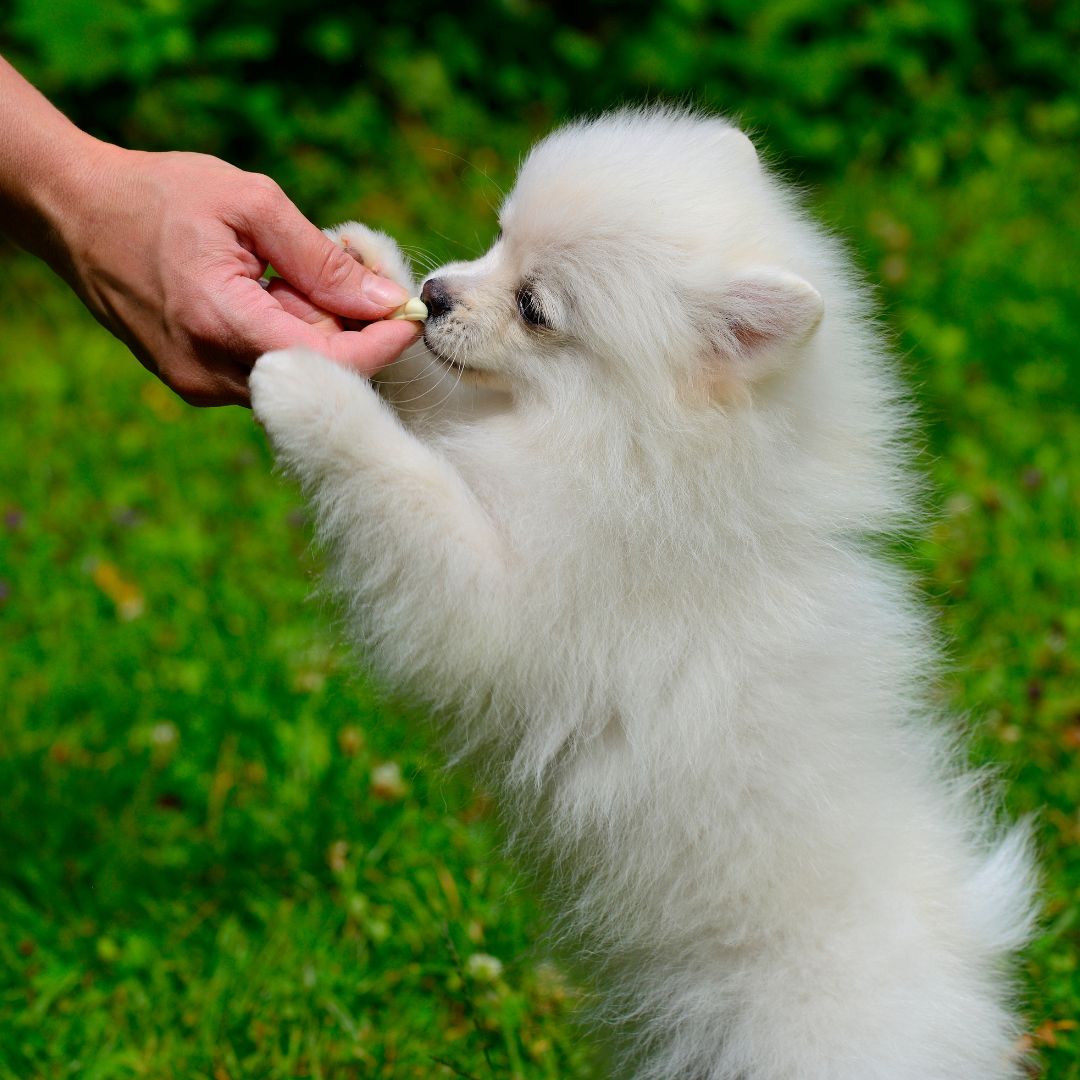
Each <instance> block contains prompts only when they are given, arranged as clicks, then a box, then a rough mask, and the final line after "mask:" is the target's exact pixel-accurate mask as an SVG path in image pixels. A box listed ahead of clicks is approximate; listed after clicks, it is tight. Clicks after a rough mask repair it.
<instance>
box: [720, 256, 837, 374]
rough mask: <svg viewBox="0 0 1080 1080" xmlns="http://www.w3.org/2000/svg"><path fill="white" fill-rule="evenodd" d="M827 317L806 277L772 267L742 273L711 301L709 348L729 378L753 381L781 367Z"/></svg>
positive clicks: (819, 299)
mask: <svg viewBox="0 0 1080 1080" xmlns="http://www.w3.org/2000/svg"><path fill="white" fill-rule="evenodd" d="M824 312H825V305H824V302H823V301H822V299H821V294H820V293H819V292H818V291H817V289H815V288H814V286H813V285H811V284H810V282H808V281H806V280H805V279H804V278H801V277H799V276H798V275H796V274H792V273H790V272H789V271H787V270H781V269H779V268H777V267H772V266H762V267H752V268H750V269H746V270H742V271H740V272H739V274H738V276H736V277H734V278H732V279H731V280H730V281H729V282H728V283H727V284H726V285H725V286H724V287H723V289H722V290H721V291H720V293H719V295H718V296H716V295H714V297H713V299H712V302H711V311H710V312H709V316H708V318H707V320H706V321H707V325H706V327H705V333H706V338H707V341H708V346H707V348H708V351H709V352H710V353H711V354H712V355H713V357H714V358H715V359H717V360H719V361H720V362H721V363H723V364H724V366H725V367H726V368H728V374H729V375H731V374H735V375H738V376H740V377H741V378H743V379H747V380H750V381H753V380H755V379H758V378H761V377H762V376H763V375H767V374H769V373H771V372H773V371H776V370H778V369H779V368H781V367H783V366H784V364H785V363H786V361H787V360H788V359H789V358H790V357H791V356H792V354H793V351H794V348H795V347H796V346H798V345H800V344H801V343H802V342H804V341H805V340H806V339H807V338H809V337H810V335H811V334H812V333H813V332H814V330H815V329H816V328H817V325H818V323H820V322H821V317H822V315H823V314H824ZM732 369H734V370H732Z"/></svg>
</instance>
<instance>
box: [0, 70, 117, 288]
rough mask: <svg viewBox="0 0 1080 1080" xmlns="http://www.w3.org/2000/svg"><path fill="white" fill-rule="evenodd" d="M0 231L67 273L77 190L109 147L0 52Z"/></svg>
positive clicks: (84, 185)
mask: <svg viewBox="0 0 1080 1080" xmlns="http://www.w3.org/2000/svg"><path fill="white" fill-rule="evenodd" d="M0 146H3V148H4V151H3V154H0V231H3V232H4V233H6V234H7V235H8V236H9V237H11V239H13V240H14V241H15V242H16V243H17V244H19V246H20V247H24V248H26V249H27V250H28V251H31V252H33V253H34V254H35V255H38V256H40V257H41V258H43V259H45V260H46V261H47V262H48V263H49V264H50V265H52V266H53V268H54V269H56V270H57V271H58V272H59V273H61V274H62V275H63V276H65V277H69V276H70V273H69V270H68V261H69V257H68V254H67V245H66V243H65V242H64V241H63V240H62V239H61V237H62V234H63V233H65V232H67V231H68V230H69V225H70V219H71V216H72V213H73V209H74V207H75V206H77V205H78V204H79V203H80V202H81V192H82V191H84V190H85V189H86V187H87V185H88V184H90V183H92V175H93V171H94V169H95V167H96V165H97V163H98V161H99V160H100V159H101V157H102V155H103V154H104V153H105V152H106V151H107V150H109V149H115V148H110V147H108V146H107V144H105V143H102V142H101V141H99V140H98V139H95V138H93V136H91V135H88V134H86V132H84V131H81V130H80V129H79V128H77V127H76V126H75V125H74V124H73V123H71V121H70V120H68V119H67V117H66V116H64V114H63V113H61V112H60V111H59V110H58V109H56V108H54V107H53V105H51V104H50V103H49V101H47V100H46V98H45V97H43V96H42V95H41V94H40V93H39V92H38V91H37V90H36V89H34V87H33V86H31V85H30V84H29V83H28V82H27V81H26V80H25V79H24V78H23V77H22V76H21V75H20V74H19V73H18V72H17V71H16V70H15V69H14V68H13V67H12V66H11V65H10V64H9V63H8V62H7V61H6V60H4V59H3V57H0Z"/></svg>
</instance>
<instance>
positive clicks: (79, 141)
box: [26, 127, 129, 280]
mask: <svg viewBox="0 0 1080 1080" xmlns="http://www.w3.org/2000/svg"><path fill="white" fill-rule="evenodd" d="M128 153H129V152H128V151H126V150H122V149H121V148H120V147H117V146H112V145H110V144H109V143H105V142H102V141H101V140H100V139H96V138H94V137H93V136H91V135H88V134H86V133H85V132H83V131H80V130H79V129H78V128H74V127H73V128H72V129H71V130H70V131H69V132H66V133H65V137H64V138H63V139H62V140H58V141H57V142H55V143H54V144H53V148H52V153H50V154H49V155H47V156H46V157H45V159H44V160H43V161H42V163H41V167H40V168H39V170H38V172H37V176H36V178H35V179H34V181H33V184H32V190H30V191H29V192H28V196H27V201H26V210H27V213H28V215H29V217H30V219H31V221H32V222H33V227H32V228H31V230H29V232H30V235H29V237H28V240H29V242H28V243H27V244H26V246H27V247H28V248H30V250H32V251H33V252H34V253H35V254H36V255H39V256H40V257H41V258H43V259H45V260H46V261H47V262H48V263H49V264H50V265H51V266H52V267H53V269H55V270H56V271H57V272H58V273H60V274H61V275H62V276H64V277H66V278H69V280H70V267H71V264H72V263H73V262H76V261H78V259H79V257H80V255H81V254H82V253H83V251H84V250H85V249H86V247H87V246H88V245H89V243H90V242H91V241H90V239H89V238H90V237H91V236H92V235H93V233H94V232H95V231H96V226H98V225H100V222H99V221H98V220H97V218H98V215H99V207H100V205H101V200H102V197H103V196H105V195H106V192H107V191H108V190H109V189H110V188H111V187H112V186H113V184H114V183H115V175H116V172H117V169H118V168H119V166H120V165H121V163H122V160H123V158H124V156H125V155H127V154H128Z"/></svg>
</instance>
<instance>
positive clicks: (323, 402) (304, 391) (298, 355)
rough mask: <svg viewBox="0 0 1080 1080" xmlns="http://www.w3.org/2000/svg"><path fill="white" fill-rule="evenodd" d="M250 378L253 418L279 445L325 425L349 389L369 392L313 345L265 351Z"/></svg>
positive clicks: (321, 428) (358, 379) (360, 382)
mask: <svg viewBox="0 0 1080 1080" xmlns="http://www.w3.org/2000/svg"><path fill="white" fill-rule="evenodd" d="M248 384H249V386H250V387H251V407H252V410H253V411H254V413H255V419H256V420H258V421H259V423H260V424H262V425H263V427H265V428H266V430H267V431H268V432H269V434H270V437H271V439H272V440H273V441H274V443H275V445H277V446H279V447H280V446H282V445H283V444H285V443H287V442H289V441H290V440H295V439H296V438H298V437H300V436H306V435H308V434H310V433H312V432H315V433H318V432H319V431H320V430H324V429H325V427H326V424H327V422H328V421H330V420H331V419H332V418H333V416H334V415H335V414H337V413H338V412H340V410H341V408H342V407H343V405H344V401H345V398H346V397H347V396H348V395H349V394H350V393H353V394H355V393H356V392H357V391H359V392H360V393H371V391H370V389H368V388H367V387H366V386H364V385H363V380H362V379H361V378H360V377H359V376H357V375H354V374H352V373H351V372H348V371H345V370H344V369H343V368H341V367H340V366H339V365H337V364H335V363H334V362H333V361H332V360H328V359H327V358H326V357H325V356H321V355H320V354H319V353H316V352H312V351H311V350H310V349H280V350H278V351H277V352H270V353H266V354H265V355H264V356H262V357H260V358H259V360H258V361H257V362H256V364H255V367H254V368H253V369H252V372H251V375H250V377H249V379H248Z"/></svg>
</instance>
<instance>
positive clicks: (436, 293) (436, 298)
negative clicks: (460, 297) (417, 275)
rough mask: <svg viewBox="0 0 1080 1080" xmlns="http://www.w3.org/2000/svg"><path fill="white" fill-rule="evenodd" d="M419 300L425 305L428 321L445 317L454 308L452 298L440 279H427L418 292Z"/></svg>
mask: <svg viewBox="0 0 1080 1080" xmlns="http://www.w3.org/2000/svg"><path fill="white" fill-rule="evenodd" d="M420 299H421V300H423V301H424V303H425V304H426V305H427V310H428V318H429V319H437V318H438V317H439V316H440V315H445V314H446V313H447V312H448V311H449V310H450V309H451V308H452V307H453V306H454V298H453V297H452V296H451V295H450V290H449V289H448V288H447V287H446V283H445V282H444V281H443V280H442V278H428V280H427V281H425V282H424V288H423V289H422V290H421V292H420Z"/></svg>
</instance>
